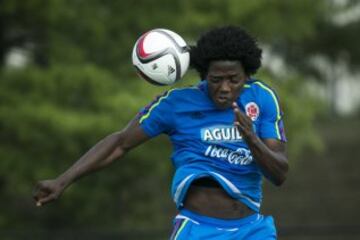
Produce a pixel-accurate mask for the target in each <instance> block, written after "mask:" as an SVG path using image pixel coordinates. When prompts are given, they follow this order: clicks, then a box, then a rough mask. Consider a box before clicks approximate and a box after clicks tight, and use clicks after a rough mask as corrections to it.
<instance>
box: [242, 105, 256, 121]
mask: <svg viewBox="0 0 360 240" xmlns="http://www.w3.org/2000/svg"><path fill="white" fill-rule="evenodd" d="M245 111H246V115H247V116H248V117H249V118H250V119H251V120H252V121H255V120H256V119H258V117H259V114H260V109H259V106H258V105H257V104H256V103H254V102H249V103H248V104H246V105H245Z"/></svg>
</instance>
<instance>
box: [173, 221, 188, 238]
mask: <svg viewBox="0 0 360 240" xmlns="http://www.w3.org/2000/svg"><path fill="white" fill-rule="evenodd" d="M188 222H189V219H186V220H185V221H184V222H183V223H182V224H181V227H180V228H179V230H178V232H177V233H176V235H175V237H174V240H176V239H177V238H178V237H179V236H180V233H181V231H182V230H183V229H184V228H185V225H186V224H187V223H188Z"/></svg>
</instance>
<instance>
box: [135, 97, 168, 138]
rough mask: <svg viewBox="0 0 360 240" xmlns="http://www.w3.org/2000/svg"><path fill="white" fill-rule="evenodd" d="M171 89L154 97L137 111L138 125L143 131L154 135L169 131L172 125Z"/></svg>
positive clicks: (151, 135)
mask: <svg viewBox="0 0 360 240" xmlns="http://www.w3.org/2000/svg"><path fill="white" fill-rule="evenodd" d="M171 92H172V90H170V91H167V92H165V93H164V94H162V95H160V96H158V97H156V98H155V100H154V101H152V102H151V103H150V104H149V105H147V106H146V107H144V108H143V109H142V110H141V111H140V112H139V113H138V119H139V123H140V126H141V127H142V129H143V130H144V132H145V133H146V134H147V135H148V136H150V137H155V136H157V135H159V134H161V133H169V132H170V131H171V129H172V126H173V122H174V121H173V116H174V114H173V106H172V105H173V104H172V103H171V100H170V94H171Z"/></svg>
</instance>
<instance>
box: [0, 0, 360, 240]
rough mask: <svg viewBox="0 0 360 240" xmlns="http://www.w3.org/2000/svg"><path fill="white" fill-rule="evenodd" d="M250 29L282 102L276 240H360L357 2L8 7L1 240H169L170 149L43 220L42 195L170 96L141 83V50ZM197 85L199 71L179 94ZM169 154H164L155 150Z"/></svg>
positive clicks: (3, 48)
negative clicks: (140, 43)
mask: <svg viewBox="0 0 360 240" xmlns="http://www.w3.org/2000/svg"><path fill="white" fill-rule="evenodd" d="M229 24H230V25H240V26H243V27H244V28H245V29H247V30H248V31H249V32H251V33H252V34H254V35H255V36H256V37H257V39H258V41H259V44H260V46H261V47H262V48H263V50H264V55H263V68H262V71H261V72H259V73H258V74H257V75H256V76H255V77H256V78H259V79H261V80H263V81H264V82H268V83H269V84H270V85H271V86H273V87H274V88H275V89H276V91H277V92H278V94H279V96H280V100H281V104H282V108H283V111H284V114H285V124H286V130H287V137H288V140H289V143H288V154H289V159H290V167H291V170H290V172H289V175H288V180H287V181H286V182H285V184H284V185H283V186H282V187H280V188H278V187H275V186H272V185H271V184H269V183H268V182H266V181H264V182H265V183H264V201H263V209H262V210H263V213H264V214H267V215H273V216H274V217H275V219H276V223H277V227H278V230H279V239H285V240H298V239H330V240H335V239H360V220H358V215H359V213H360V207H359V206H358V203H359V202H360V193H359V191H357V188H358V183H359V182H360V175H359V174H358V169H360V161H359V160H360V148H359V147H358V146H359V143H360V94H359V93H360V90H359V89H360V81H359V79H360V78H359V66H360V65H359V63H360V52H359V47H358V42H359V41H360V33H359V31H358V29H360V3H359V2H358V1H355V0H319V1H312V0H293V1H287V0H278V1H268V0H257V1H245V0H241V1H235V0H224V1H209V0H207V1H205V0H192V1H191V0H176V1H172V2H171V4H169V2H168V1H165V0H158V1H146V0H138V1H127V0H126V1H103V0H88V1H85V0H72V1H70V0H54V1H45V0H27V1H20V0H0V159H1V160H0V195H1V198H0V204H1V206H2V207H1V211H0V239H5V240H12V239H14V240H18V239H70V240H71V239H139V240H141V239H144V240H145V239H167V238H168V236H169V232H170V231H171V227H172V226H171V224H172V222H171V221H172V217H173V216H174V214H175V213H176V209H175V206H174V204H173V202H172V200H171V198H170V180H171V177H172V173H173V169H172V166H171V160H170V154H171V145H170V143H169V142H168V141H167V139H166V138H165V137H160V138H158V139H155V140H151V141H150V142H149V143H146V144H145V145H144V146H141V147H139V148H137V149H135V150H134V151H133V152H131V153H130V154H129V155H127V156H126V158H125V159H122V160H121V161H118V162H116V163H115V164H114V165H112V166H110V167H109V168H107V169H104V170H103V171H101V172H99V173H95V174H93V175H91V176H88V177H86V178H84V179H81V180H80V181H79V182H77V183H76V184H74V185H73V186H71V187H70V188H69V189H67V191H66V192H65V194H64V195H63V196H62V197H61V198H60V199H59V200H58V201H56V202H55V203H52V204H49V205H47V206H44V207H41V208H37V207H36V206H35V204H34V202H33V200H32V197H31V195H32V189H33V187H34V185H35V183H36V182H37V181H38V180H41V179H48V178H54V177H56V176H58V175H59V174H60V173H61V172H63V171H64V170H65V169H66V168H68V167H69V166H70V165H71V164H72V163H73V162H74V161H76V160H77V159H78V158H79V157H80V156H81V155H82V154H83V153H84V152H86V151H87V150H88V149H89V148H90V147H91V146H92V145H93V144H95V143H96V142H97V141H98V140H100V139H101V138H102V137H104V136H106V135H107V134H109V133H111V132H112V131H116V130H120V129H122V127H124V126H125V125H126V124H127V122H128V121H129V120H130V119H131V118H132V117H133V116H134V115H135V114H136V113H137V112H138V111H139V109H141V108H142V107H143V106H144V105H146V104H147V103H149V102H150V101H151V100H152V99H153V98H154V97H155V96H156V95H157V94H159V93H161V92H163V91H165V90H167V89H168V87H156V86H153V85H150V84H149V83H147V82H145V81H143V80H141V79H140V78H139V77H138V76H137V75H136V74H135V71H134V68H133V66H132V64H131V51H132V48H133V44H134V43H135V41H136V39H137V38H138V37H139V36H140V35H141V34H142V33H144V32H146V31H148V30H150V29H153V28H167V29H171V30H173V31H175V32H177V33H179V34H180V35H181V36H182V37H183V38H184V39H185V40H186V41H187V42H188V43H189V44H191V43H194V41H196V39H197V38H198V37H199V36H200V34H201V33H202V32H204V31H206V30H208V29H210V28H212V27H216V26H221V25H229ZM197 82H198V78H197V76H196V74H195V72H194V71H192V70H189V71H188V73H187V74H186V75H185V77H184V79H182V80H181V81H179V82H178V83H176V84H175V86H172V87H180V86H185V85H190V84H195V83H197ZM159 146H161V147H160V148H159Z"/></svg>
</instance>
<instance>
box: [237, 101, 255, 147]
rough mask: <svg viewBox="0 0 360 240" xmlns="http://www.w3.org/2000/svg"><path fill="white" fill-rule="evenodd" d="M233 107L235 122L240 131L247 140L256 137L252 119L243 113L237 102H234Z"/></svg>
mask: <svg viewBox="0 0 360 240" xmlns="http://www.w3.org/2000/svg"><path fill="white" fill-rule="evenodd" d="M232 107H233V109H234V114H235V120H234V125H235V126H236V127H237V129H238V130H239V131H240V133H241V135H242V136H243V137H244V138H245V140H247V139H249V138H250V137H252V136H254V130H253V123H252V121H251V119H250V118H249V117H248V116H246V114H245V113H243V112H242V111H241V110H240V108H239V106H238V105H237V104H236V102H233V104H232Z"/></svg>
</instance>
